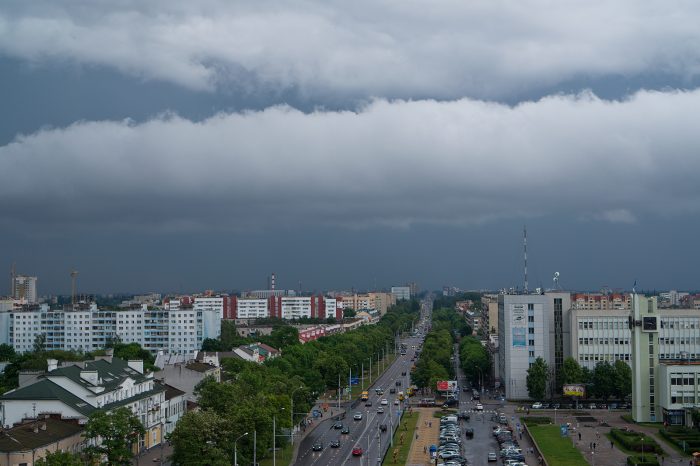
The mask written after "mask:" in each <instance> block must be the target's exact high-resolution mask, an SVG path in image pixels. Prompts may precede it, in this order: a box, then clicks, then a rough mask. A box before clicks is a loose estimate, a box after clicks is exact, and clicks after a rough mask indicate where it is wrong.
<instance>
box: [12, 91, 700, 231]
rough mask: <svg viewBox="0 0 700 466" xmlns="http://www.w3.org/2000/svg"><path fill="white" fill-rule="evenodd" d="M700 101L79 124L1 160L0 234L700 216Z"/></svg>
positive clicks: (651, 99)
mask: <svg viewBox="0 0 700 466" xmlns="http://www.w3.org/2000/svg"><path fill="white" fill-rule="evenodd" d="M698 109H700V91H694V92H665V93H661V92H639V93H637V94H635V95H634V96H632V97H631V98H630V99H628V100H625V101H621V102H609V101H602V100H599V99H597V98H596V97H595V96H592V95H589V94H583V95H579V96H553V97H549V98H546V99H543V100H541V101H538V102H530V103H523V104H521V105H518V106H516V107H508V106H504V105H500V104H494V103H487V102H483V101H474V100H467V99H463V100H458V101H454V102H436V101H431V100H425V101H410V102H408V101H385V100H377V101H375V102H373V103H371V104H369V105H368V106H366V107H365V108H363V109H361V110H360V111H358V112H349V111H345V112H325V111H318V112H315V113H311V114H305V113H302V112H299V111H297V110H295V109H292V108H289V107H284V106H279V107H273V108H269V109H266V110H264V111H258V112H248V113H234V114H219V115H216V116H213V117H211V118H209V119H207V120H205V121H202V122H192V121H189V120H187V119H183V118H181V117H178V116H175V115H164V116H162V117H160V118H157V119H154V120H152V121H149V122H146V123H143V124H133V123H130V122H129V121H119V122H114V121H102V122H79V123H76V124H74V125H72V126H70V127H67V128H61V129H46V130H43V131H40V132H37V133H35V134H32V135H28V136H23V137H21V138H18V139H17V140H16V141H15V142H13V143H11V144H8V145H6V146H3V147H0V174H1V175H0V180H1V182H0V198H2V199H3V202H2V203H1V204H0V218H2V219H3V220H2V222H3V223H4V224H5V225H13V226H14V227H15V228H16V227H17V226H18V225H25V226H29V227H30V228H38V229H42V228H45V229H55V230H61V229H64V228H67V227H69V226H72V227H79V228H84V227H87V228H94V227H105V228H115V227H116V228H127V229H129V228H137V229H138V228H148V229H152V228H158V229H171V230H172V229H195V230H196V229H208V230H211V229H217V228H218V229H228V230H250V229H255V228H264V227H268V226H272V225H276V226H279V225H282V226H309V225H340V226H347V227H364V226H372V225H390V226H396V227H404V226H409V225H412V224H416V223H438V224H441V223H453V224H464V223H479V222H488V221H489V220H493V219H501V218H519V217H525V218H527V217H533V216H542V215H562V216H568V217H569V218H588V219H593V220H595V221H609V222H618V223H619V222H625V223H629V222H634V221H636V219H638V218H640V217H644V216H647V215H655V216H657V215H668V216H681V215H683V214H687V213H689V212H697V211H698V209H699V208H700V188H699V187H698V186H699V185H698V183H697V179H696V177H697V173H698V172H699V169H700V158H699V157H698V156H697V155H698V153H700V134H698V132H697V121H698V120H699V119H700V113H699V111H698Z"/></svg>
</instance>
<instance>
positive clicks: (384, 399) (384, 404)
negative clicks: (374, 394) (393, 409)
mask: <svg viewBox="0 0 700 466" xmlns="http://www.w3.org/2000/svg"><path fill="white" fill-rule="evenodd" d="M380 403H381V404H382V405H383V406H386V405H388V404H389V400H387V399H386V398H382V401H381V402H380Z"/></svg>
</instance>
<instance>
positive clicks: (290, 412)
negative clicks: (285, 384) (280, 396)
mask: <svg viewBox="0 0 700 466" xmlns="http://www.w3.org/2000/svg"><path fill="white" fill-rule="evenodd" d="M302 388H304V387H303V386H301V387H297V388H295V389H294V390H292V394H291V396H290V397H289V400H290V401H291V406H290V409H289V419H290V420H291V421H292V423H291V425H290V426H289V438H290V440H289V441H290V442H291V443H292V445H294V392H296V391H297V390H301V389H302Z"/></svg>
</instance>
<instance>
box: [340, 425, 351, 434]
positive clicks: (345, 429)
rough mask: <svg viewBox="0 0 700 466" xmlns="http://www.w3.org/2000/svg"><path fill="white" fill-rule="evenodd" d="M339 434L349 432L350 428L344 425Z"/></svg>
mask: <svg viewBox="0 0 700 466" xmlns="http://www.w3.org/2000/svg"><path fill="white" fill-rule="evenodd" d="M340 433H341V434H349V433H350V428H349V427H347V426H345V427H343V430H341V431H340Z"/></svg>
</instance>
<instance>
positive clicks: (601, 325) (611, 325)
mask: <svg viewBox="0 0 700 466" xmlns="http://www.w3.org/2000/svg"><path fill="white" fill-rule="evenodd" d="M627 327H628V326H627V322H626V321H624V320H613V321H609V320H604V321H603V322H598V321H588V320H579V322H578V328H579V329H581V330H614V329H624V328H627Z"/></svg>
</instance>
